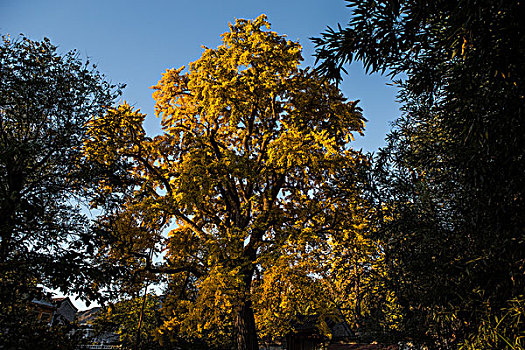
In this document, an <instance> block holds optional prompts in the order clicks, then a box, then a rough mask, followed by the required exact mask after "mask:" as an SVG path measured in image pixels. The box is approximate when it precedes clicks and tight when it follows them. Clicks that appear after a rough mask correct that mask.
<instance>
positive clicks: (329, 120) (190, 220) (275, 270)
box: [86, 15, 367, 349]
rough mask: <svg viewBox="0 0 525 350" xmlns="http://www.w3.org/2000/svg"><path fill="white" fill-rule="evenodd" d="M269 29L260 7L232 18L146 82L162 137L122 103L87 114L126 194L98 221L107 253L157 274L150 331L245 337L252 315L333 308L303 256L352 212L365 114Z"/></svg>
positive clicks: (251, 345)
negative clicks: (163, 315) (155, 256)
mask: <svg viewBox="0 0 525 350" xmlns="http://www.w3.org/2000/svg"><path fill="white" fill-rule="evenodd" d="M265 28H266V29H267V30H265ZM269 28H270V27H269V24H268V22H267V20H266V17H265V16H264V15H262V16H260V17H258V18H257V19H255V20H253V21H251V20H241V19H240V20H237V21H236V22H235V24H231V25H230V30H229V31H228V32H226V33H225V34H223V35H222V38H223V43H222V45H220V46H219V47H217V48H216V49H209V48H205V50H204V52H203V54H202V56H201V57H200V58H199V59H198V60H197V61H195V62H193V63H191V64H190V66H189V70H187V71H186V70H185V69H184V67H182V68H179V69H170V70H167V71H166V73H164V75H163V77H162V79H161V80H160V81H159V83H158V84H157V85H156V86H154V87H153V88H154V90H155V92H154V94H153V96H154V98H155V100H156V106H155V110H156V114H157V115H158V116H159V117H162V125H163V129H164V133H163V134H162V135H159V136H156V137H153V138H151V137H148V136H147V135H146V134H145V132H144V130H143V128H142V123H143V121H144V115H142V114H140V113H139V112H138V111H134V110H133V109H132V108H131V107H130V106H129V105H126V104H123V105H120V106H119V107H117V108H114V109H110V110H109V111H108V112H107V113H106V114H105V115H104V116H102V117H100V118H97V119H95V120H93V121H92V122H91V124H90V130H91V138H90V140H89V141H88V142H87V144H86V152H87V155H88V157H90V159H91V160H94V161H98V162H100V163H105V164H115V163H118V162H120V163H122V164H127V166H128V167H129V172H128V176H129V177H130V178H132V179H133V184H134V185H133V186H118V185H115V184H112V183H111V181H110V180H108V182H107V184H104V185H103V186H101V190H102V191H101V193H116V192H119V193H121V194H122V195H123V198H125V205H123V206H122V207H121V210H117V211H114V212H108V213H107V215H106V216H105V217H104V218H102V219H101V221H100V223H101V227H103V228H104V229H105V230H107V231H108V232H113V235H114V236H113V237H114V238H115V240H114V241H113V243H111V242H110V243H108V251H109V252H110V253H108V254H110V255H112V256H114V258H115V260H118V261H122V257H123V256H127V257H128V258H129V260H128V261H129V262H132V261H134V262H135V264H136V267H137V268H138V269H139V270H140V269H143V270H148V271H150V272H166V273H168V274H169V276H170V277H169V282H168V286H169V288H168V290H167V291H166V294H167V297H166V301H165V305H166V306H165V307H166V309H168V315H169V319H168V320H167V321H166V322H165V324H164V327H163V329H162V330H161V332H164V333H170V332H172V333H173V334H186V335H188V336H194V337H206V338H207V339H208V340H209V341H210V342H211V343H212V344H213V343H214V342H220V341H224V339H225V338H227V339H228V340H227V341H229V342H231V343H234V344H236V346H237V348H238V349H257V348H258V347H257V328H256V323H255V321H256V320H257V326H259V327H260V328H259V330H260V331H262V332H263V333H264V332H265V330H264V329H262V328H261V327H263V325H269V324H273V325H275V324H276V322H273V321H272V322H270V323H268V322H269V320H270V319H271V318H274V319H275V318H281V319H285V320H287V321H289V322H291V321H292V320H293V319H294V317H295V318H296V317H297V316H298V315H301V316H304V315H313V314H315V315H325V316H326V315H328V314H330V312H332V313H333V312H335V311H334V310H335V306H334V304H333V302H331V301H330V298H329V296H328V295H325V293H324V292H323V291H321V290H320V289H319V287H318V285H319V284H320V283H321V282H320V280H319V277H318V276H320V275H319V269H320V268H321V267H320V265H319V263H316V260H317V261H318V262H322V260H323V259H325V260H326V258H325V255H326V254H327V252H329V251H330V246H329V243H330V242H332V241H333V242H335V241H336V240H342V239H343V238H342V237H343V236H344V235H343V233H344V232H346V234H347V236H351V235H352V232H353V231H352V230H359V225H360V224H361V223H362V222H363V220H364V219H363V216H362V215H364V214H362V213H363V212H365V210H364V208H363V204H362V203H361V202H360V201H359V196H360V191H361V188H360V185H359V181H357V179H358V174H359V171H360V169H361V168H362V167H364V166H365V165H366V163H367V159H366V157H364V156H363V155H362V154H360V153H359V152H357V151H354V150H352V149H351V148H350V141H351V140H352V133H362V132H363V127H364V119H363V117H362V115H361V111H360V109H359V108H358V107H357V106H356V102H349V101H346V99H345V98H344V97H343V95H342V93H341V92H340V91H339V90H338V89H337V88H336V87H335V86H334V85H333V84H331V83H329V82H328V81H326V80H325V79H323V78H322V77H320V76H318V75H317V74H316V73H315V72H313V71H311V70H309V69H302V68H300V66H299V65H300V61H301V60H302V58H301V47H300V46H299V44H298V43H295V42H292V41H289V40H286V39H285V38H284V37H283V36H279V35H278V34H276V33H275V32H272V31H269V30H268V29H269ZM166 227H169V228H170V231H169V234H168V236H167V237H164V236H163V235H162V234H161V232H162V230H163V229H165V228H166ZM331 237H332V238H331ZM123 241H126V242H128V243H127V244H125V245H122V244H121V245H119V244H118V242H123ZM118 247H120V248H124V249H117V248H118ZM149 250H153V251H155V252H160V251H164V252H166V253H165V254H166V255H165V257H164V261H163V263H157V264H155V263H153V262H152V261H151V260H150V259H148V252H149ZM144 262H145V263H144ZM279 285H280V286H281V287H282V288H281V289H279V290H278V289H276V288H277V287H278V286H279ZM315 298H317V299H320V300H321V301H320V302H314V300H315ZM254 311H255V315H254ZM319 319H320V320H322V322H324V318H323V317H320V318H319ZM320 322H321V321H320ZM286 326H288V327H289V326H290V323H286ZM280 331H281V332H284V330H282V329H281V330H280ZM231 334H234V335H235V337H234V338H231V337H230V335H231ZM215 344H216V345H218V344H220V343H215Z"/></svg>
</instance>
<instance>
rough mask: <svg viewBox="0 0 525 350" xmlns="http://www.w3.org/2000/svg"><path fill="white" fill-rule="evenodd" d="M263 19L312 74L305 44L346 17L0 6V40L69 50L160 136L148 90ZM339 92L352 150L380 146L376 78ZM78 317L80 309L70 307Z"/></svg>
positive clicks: (309, 6) (381, 110)
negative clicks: (362, 123)
mask: <svg viewBox="0 0 525 350" xmlns="http://www.w3.org/2000/svg"><path fill="white" fill-rule="evenodd" d="M262 13H265V14H266V15H267V16H268V19H269V21H270V23H271V24H272V30H274V31H276V32H278V33H279V34H286V35H287V36H288V38H289V39H291V40H294V41H299V42H300V43H301V44H302V45H303V57H304V58H305V61H304V63H303V65H304V66H312V65H313V64H314V59H313V57H312V54H313V52H314V47H313V45H312V43H311V42H310V40H309V38H310V37H312V36H318V35H319V34H320V33H321V32H322V31H324V30H325V29H326V27H327V26H332V27H333V26H336V25H337V24H338V23H341V24H342V25H344V24H345V23H346V22H347V21H348V19H349V16H350V12H349V10H348V9H347V8H346V7H345V3H344V1H343V0H317V1H315V0H302V1H299V0H279V1H275V0H269V1H263V0H259V1H255V0H244V1H240V0H228V1H220V0H215V1H210V0H201V1H188V0H171V1H169V0H150V1H133V0H126V1H124V0H104V1H103V0H89V1H80V0H46V1H43V0H0V34H2V35H5V34H10V35H11V36H13V37H16V36H18V34H20V33H23V34H25V35H26V36H27V37H29V38H31V39H33V40H41V39H42V38H43V37H48V38H50V39H51V41H52V42H53V43H54V44H55V45H57V46H59V49H60V51H61V52H67V51H69V50H72V49H77V50H78V52H79V53H80V55H81V57H83V58H86V57H89V58H90V61H91V62H93V63H96V64H97V66H98V69H99V70H100V71H101V72H102V73H104V74H105V75H106V77H107V78H108V79H109V80H111V81H112V82H113V83H126V84H127V88H126V89H125V90H124V94H123V99H125V100H126V101H127V102H128V103H130V104H132V105H134V106H135V107H136V108H140V109H141V111H142V112H143V113H146V114H147V115H148V118H147V121H146V130H147V131H148V132H149V133H150V134H155V133H158V132H159V131H160V127H159V125H160V122H159V120H158V119H157V118H155V116H154V114H153V105H154V101H153V99H152V97H151V94H152V90H151V89H150V87H151V86H152V85H155V84H156V83H157V81H158V80H159V79H160V77H161V74H162V73H163V72H164V71H165V70H166V69H169V68H173V67H180V66H183V65H185V66H187V65H188V63H189V62H192V61H194V60H196V59H198V58H199V56H200V55H201V53H202V48H201V45H205V46H207V47H216V46H217V45H219V44H220V34H222V33H224V32H225V31H227V30H228V22H232V21H234V20H235V18H250V19H253V18H256V17H257V16H259V15H260V14H262ZM349 73H350V74H349V75H348V76H346V77H345V80H344V82H343V83H342V85H341V89H342V90H343V92H344V94H345V96H346V97H347V98H349V99H350V100H356V99H359V100H361V102H360V104H359V105H360V106H361V108H363V111H364V115H365V117H366V118H367V119H368V122H367V123H366V125H367V126H366V131H365V136H364V137H358V138H357V140H356V142H355V143H354V147H355V148H358V149H359V148H363V149H364V150H366V151H375V150H377V148H378V147H380V146H382V145H383V144H384V141H383V140H384V137H385V135H386V133H387V132H388V130H389V129H390V122H391V121H393V120H394V119H395V118H396V117H397V116H398V115H399V105H398V104H397V103H396V102H395V94H396V91H395V89H394V88H393V87H392V86H388V85H386V83H387V82H389V80H388V79H387V78H384V77H381V76H380V75H377V74H375V75H366V74H365V73H364V72H363V69H362V66H361V65H360V64H354V65H353V66H352V67H350V69H349ZM75 304H76V306H77V307H79V308H80V309H85V308H86V307H85V304H83V303H82V302H80V301H75Z"/></svg>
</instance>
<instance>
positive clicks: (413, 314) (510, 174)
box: [315, 0, 525, 348]
mask: <svg viewBox="0 0 525 350" xmlns="http://www.w3.org/2000/svg"><path fill="white" fill-rule="evenodd" d="M347 2H348V6H349V7H350V9H351V11H352V16H351V20H350V22H349V24H348V25H347V26H346V27H344V28H341V27H339V28H338V29H336V30H334V29H330V28H329V29H328V30H327V31H326V32H325V33H323V34H322V36H321V37H320V38H317V39H315V42H316V44H317V46H318V47H317V58H318V59H319V60H320V62H321V63H320V65H319V70H320V71H321V72H324V73H325V74H327V75H328V76H329V77H331V78H334V79H336V80H338V79H341V77H342V75H341V73H340V72H341V69H342V68H344V66H345V64H347V63H350V62H352V61H354V60H360V61H362V62H363V63H364V66H365V68H366V69H367V70H368V71H370V72H387V73H388V74H390V75H391V76H392V77H394V82H395V83H397V84H398V86H399V87H400V94H399V100H400V102H401V103H402V104H403V107H402V108H403V115H402V116H401V117H400V118H399V119H398V120H397V121H396V122H395V124H394V128H393V129H392V131H391V133H390V134H389V135H388V138H387V140H388V145H387V147H386V148H385V149H383V150H381V151H380V152H379V153H378V156H377V158H376V171H375V172H374V174H373V176H375V178H376V180H377V182H376V185H377V188H376V191H375V193H374V199H375V201H376V203H377V204H378V207H379V208H386V211H385V212H383V216H382V218H380V222H381V225H380V226H381V229H380V234H381V235H382V237H383V241H384V242H389V243H388V245H387V246H385V255H386V256H388V257H389V260H390V265H391V272H392V273H393V274H392V275H391V277H392V280H391V287H392V289H393V290H394V291H396V293H398V294H397V295H398V296H399V298H400V299H399V300H400V303H401V305H402V306H403V308H404V312H403V313H404V315H405V316H406V317H405V318H404V320H405V322H406V324H405V337H413V338H417V339H418V341H420V342H424V343H427V344H429V345H431V346H436V347H442V348H455V347H464V348H480V347H485V346H490V347H494V348H503V347H506V346H508V347H509V348H512V347H519V346H523V324H522V323H521V325H520V321H519V319H520V317H522V316H520V315H522V311H517V310H518V309H519V307H518V305H522V304H523V290H524V283H525V280H524V279H523V276H524V266H525V265H524V262H525V257H524V255H523V252H524V251H525V250H524V249H523V244H524V240H523V237H524V236H523V224H524V222H523V219H524V218H525V216H524V215H523V214H524V211H523V208H524V203H523V198H524V194H523V189H524V188H525V184H524V182H523V181H524V180H523V179H524V178H523V176H522V174H523V172H524V170H525V163H524V159H525V157H524V154H523V150H524V149H525V148H524V145H525V144H524V142H525V138H524V135H525V133H524V131H525V130H524V129H523V120H524V115H523V111H524V108H523V107H524V101H525V100H524V95H525V93H524V92H525V91H524V84H523V77H524V76H525V72H524V71H523V64H522V63H521V62H523V60H524V58H525V52H524V49H523V48H524V45H523V43H524V40H525V35H524V24H523V21H522V20H521V17H520V16H521V15H520V14H521V13H523V3H522V2H519V1H468V0H465V1H457V2H450V1H433V2H427V1H372V0H370V1H347ZM487 344H489V345H487Z"/></svg>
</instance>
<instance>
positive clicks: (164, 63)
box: [0, 0, 399, 151]
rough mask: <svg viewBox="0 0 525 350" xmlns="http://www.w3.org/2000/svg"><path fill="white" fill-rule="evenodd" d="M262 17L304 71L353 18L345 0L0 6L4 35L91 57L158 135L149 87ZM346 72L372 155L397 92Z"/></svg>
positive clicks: (15, 0) (35, 0)
mask: <svg viewBox="0 0 525 350" xmlns="http://www.w3.org/2000/svg"><path fill="white" fill-rule="evenodd" d="M261 13H265V14H266V15H267V16H268V19H269V21H270V23H271V24H272V30H274V31H276V32H278V33H279V34H286V35H287V36H288V38H289V39H291V40H297V41H299V42H300V43H301V44H302V45H303V48H304V51H303V57H304V58H305V61H304V63H303V64H304V65H306V66H312V65H313V64H314V59H313V57H312V54H313V51H314V47H313V45H312V43H311V42H310V40H309V38H310V37H312V36H318V35H319V34H320V33H321V32H322V31H324V30H325V28H326V27H327V26H332V27H333V26H336V25H337V24H338V23H341V24H342V25H344V24H346V23H347V21H348V19H349V16H350V12H349V10H348V9H347V8H346V7H345V2H344V1H343V0H301V1H299V0H258V1H256V0H223V1H221V0H201V1H194V0H193V1H189V0H150V1H137V0H135V1H134V0H89V1H81V0H78V1H77V0H46V1H43V0H0V33H1V34H2V35H5V34H10V35H11V36H17V35H18V34H19V33H23V34H25V35H26V36H27V37H29V38H31V39H33V40H41V39H42V38H43V37H45V36H46V37H48V38H50V39H51V41H52V42H53V43H54V44H55V45H57V46H59V48H60V50H61V51H62V52H65V51H69V50H72V49H77V50H78V51H79V53H80V54H81V56H82V57H84V58H85V57H86V56H88V57H90V60H91V61H92V62H94V63H96V64H97V66H98V69H99V70H100V71H101V72H103V73H104V74H105V75H106V76H107V77H108V78H109V79H110V80H111V81H112V82H114V83H126V84H127V88H126V89H125V90H124V94H123V99H125V100H126V101H127V102H128V103H130V104H132V105H134V106H135V107H137V108H140V109H141V111H142V112H143V113H145V114H147V115H148V119H147V122H146V130H147V131H148V132H149V133H150V134H154V133H158V132H159V131H160V127H159V120H157V119H156V118H155V117H154V114H153V105H154V101H153V99H152V98H151V93H152V90H151V89H150V87H151V86H152V85H155V84H156V83H157V81H158V80H159V79H160V77H161V73H163V72H164V71H165V70H166V69H168V68H173V67H180V66H183V65H185V66H187V65H188V63H189V62H192V61H194V60H196V59H198V58H199V56H200V54H201V53H202V48H201V45H205V46H208V47H216V46H217V45H218V44H220V34H222V33H224V32H225V31H227V30H228V22H232V21H234V20H235V18H249V19H253V18H256V17H257V16H259V15H260V14H261ZM349 72H350V75H349V76H346V77H345V80H344V82H343V84H342V85H341V88H342V90H343V92H344V94H345V96H346V97H347V98H349V99H351V100H356V99H359V100H360V101H361V103H360V106H361V108H363V110H364V115H365V117H366V118H367V119H368V122H367V123H366V131H365V137H362V138H358V139H357V141H356V143H355V145H354V147H355V148H363V149H364V150H366V151H375V150H377V148H378V147H380V146H382V145H383V144H384V141H383V140H384V137H385V134H386V133H387V132H388V130H389V129H390V122H391V121H392V120H394V119H395V118H396V117H397V116H398V114H399V111H398V108H399V106H398V105H397V104H396V102H395V94H396V91H395V88H393V87H391V86H387V85H386V83H387V82H388V79H387V78H384V77H381V76H379V75H377V74H375V75H366V74H364V72H363V70H362V67H361V65H360V64H355V65H353V66H352V67H351V68H350V70H349Z"/></svg>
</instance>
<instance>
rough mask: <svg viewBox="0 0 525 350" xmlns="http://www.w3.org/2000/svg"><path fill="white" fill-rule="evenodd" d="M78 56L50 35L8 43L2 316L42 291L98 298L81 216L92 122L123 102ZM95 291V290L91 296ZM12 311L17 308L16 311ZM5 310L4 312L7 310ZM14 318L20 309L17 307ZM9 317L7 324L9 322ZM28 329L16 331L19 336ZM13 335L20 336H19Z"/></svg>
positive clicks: (3, 59)
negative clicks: (61, 52) (59, 49)
mask: <svg viewBox="0 0 525 350" xmlns="http://www.w3.org/2000/svg"><path fill="white" fill-rule="evenodd" d="M117 94H118V90H117V89H115V87H113V86H111V85H110V84H109V83H107V82H106V81H105V80H104V79H103V77H102V76H101V75H100V74H99V73H98V72H97V71H96V70H95V69H94V68H91V67H90V66H89V65H88V63H85V64H84V63H83V62H82V61H81V60H80V59H79V58H78V55H77V54H76V53H75V52H69V53H67V54H65V55H63V56H61V55H59V54H58V53H57V50H56V47H55V46H53V45H52V44H51V43H50V42H49V40H48V39H44V40H43V41H42V42H35V41H32V40H29V39H27V38H21V39H17V40H11V39H10V38H9V37H5V38H3V41H2V44H1V46H0V235H1V241H0V288H1V294H0V295H1V296H0V310H1V311H0V313H2V317H6V318H3V322H2V324H3V326H2V327H3V331H4V329H8V328H9V327H4V326H5V325H6V324H7V323H6V322H8V321H7V320H8V319H9V317H10V316H9V315H10V314H9V313H10V312H11V311H13V310H15V309H17V308H24V307H25V306H24V302H25V301H28V300H31V299H32V297H33V296H34V293H33V292H34V291H35V290H36V289H35V288H36V287H37V286H38V285H44V286H46V287H48V288H60V289H61V290H62V291H63V292H66V291H73V290H74V291H77V292H78V293H84V294H86V293H90V292H91V293H92V291H91V290H90V285H89V283H86V281H90V280H91V277H93V276H94V273H95V271H96V269H95V267H96V266H93V258H94V256H95V254H94V253H95V250H96V240H95V236H94V235H93V233H92V232H91V231H90V230H89V221H88V218H87V217H86V215H85V214H84V213H83V212H82V211H81V202H80V199H81V198H87V197H86V196H87V195H88V194H89V188H90V187H92V184H93V182H92V179H93V176H94V175H95V173H94V169H93V168H92V167H91V166H90V165H88V164H87V163H86V162H85V157H84V156H83V151H82V147H83V142H84V140H85V137H86V130H87V128H86V123H87V121H88V120H89V119H91V118H92V117H93V116H95V115H97V114H99V113H102V111H104V110H105V108H106V107H107V106H109V105H110V104H111V103H112V101H113V99H114V98H115V97H116V96H117ZM89 295H93V294H88V296H89ZM9 310H11V311H9ZM4 312H5V313H4ZM13 312H14V311H13ZM4 321H5V322H4ZM18 328H19V327H14V328H10V329H11V331H13V330H17V329H18ZM9 336H10V337H13V338H16V336H15V335H13V334H10V335H9Z"/></svg>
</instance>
